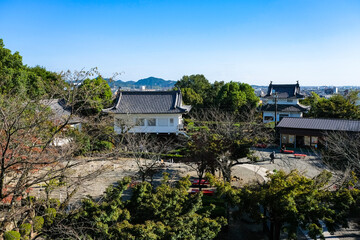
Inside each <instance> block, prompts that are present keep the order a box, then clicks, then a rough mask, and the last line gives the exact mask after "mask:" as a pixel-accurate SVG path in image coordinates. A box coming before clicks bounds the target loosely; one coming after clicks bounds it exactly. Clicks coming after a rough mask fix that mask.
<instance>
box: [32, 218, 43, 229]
mask: <svg viewBox="0 0 360 240" xmlns="http://www.w3.org/2000/svg"><path fill="white" fill-rule="evenodd" d="M33 222H34V232H40V231H41V229H42V227H43V226H44V218H43V217H40V216H36V217H34V220H33Z"/></svg>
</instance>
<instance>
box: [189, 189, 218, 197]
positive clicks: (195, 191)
mask: <svg viewBox="0 0 360 240" xmlns="http://www.w3.org/2000/svg"><path fill="white" fill-rule="evenodd" d="M198 192H199V189H191V192H190V193H191V194H195V193H198ZM201 192H202V193H203V194H204V195H206V196H214V193H215V192H214V190H201Z"/></svg>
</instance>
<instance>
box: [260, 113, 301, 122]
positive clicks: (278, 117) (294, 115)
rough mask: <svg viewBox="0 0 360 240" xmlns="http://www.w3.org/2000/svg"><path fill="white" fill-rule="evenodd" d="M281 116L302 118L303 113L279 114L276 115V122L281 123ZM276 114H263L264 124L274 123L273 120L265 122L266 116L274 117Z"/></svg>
mask: <svg viewBox="0 0 360 240" xmlns="http://www.w3.org/2000/svg"><path fill="white" fill-rule="evenodd" d="M280 114H287V115H288V117H302V113H299V112H277V113H276V121H280ZM274 115H275V112H263V122H264V123H268V122H273V120H272V121H271V120H265V117H266V116H271V117H274Z"/></svg>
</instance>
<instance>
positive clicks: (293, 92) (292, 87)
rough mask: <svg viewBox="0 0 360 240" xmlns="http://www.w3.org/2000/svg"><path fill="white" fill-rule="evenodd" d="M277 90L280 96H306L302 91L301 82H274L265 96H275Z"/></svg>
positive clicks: (283, 97)
mask: <svg viewBox="0 0 360 240" xmlns="http://www.w3.org/2000/svg"><path fill="white" fill-rule="evenodd" d="M273 92H275V93H276V94H277V97H278V98H282V99H285V98H304V97H305V96H304V95H303V94H301V93H300V86H299V83H296V84H272V82H270V85H269V87H268V91H267V94H266V95H265V97H264V98H273V97H274V94H273Z"/></svg>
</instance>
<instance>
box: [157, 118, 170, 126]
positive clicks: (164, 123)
mask: <svg viewBox="0 0 360 240" xmlns="http://www.w3.org/2000/svg"><path fill="white" fill-rule="evenodd" d="M168 121H169V120H168V119H167V118H158V125H159V126H162V127H165V126H168V125H169V123H168Z"/></svg>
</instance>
